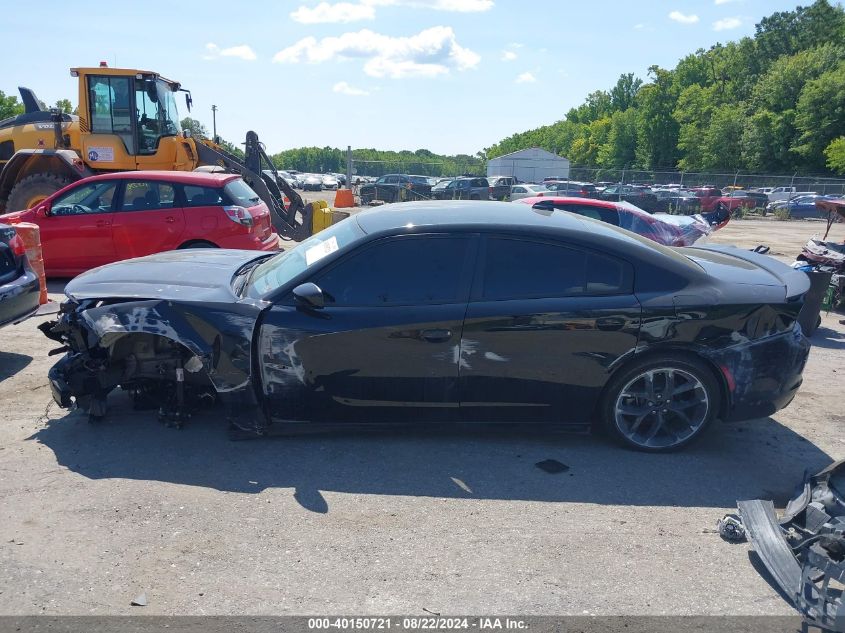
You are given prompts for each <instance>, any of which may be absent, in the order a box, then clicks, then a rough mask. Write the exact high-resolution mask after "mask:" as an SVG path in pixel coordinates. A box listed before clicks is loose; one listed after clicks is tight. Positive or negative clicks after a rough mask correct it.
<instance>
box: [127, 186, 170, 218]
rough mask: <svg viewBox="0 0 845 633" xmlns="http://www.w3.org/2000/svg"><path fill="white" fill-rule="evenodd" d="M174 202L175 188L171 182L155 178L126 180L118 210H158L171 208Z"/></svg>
mask: <svg viewBox="0 0 845 633" xmlns="http://www.w3.org/2000/svg"><path fill="white" fill-rule="evenodd" d="M175 204H176V189H175V188H174V186H173V185H172V184H170V183H168V182H159V181H156V180H128V181H126V186H125V188H124V190H123V202H122V204H121V205H120V211H158V210H159V209H172V208H173V207H174V206H175Z"/></svg>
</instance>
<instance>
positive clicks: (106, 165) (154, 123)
mask: <svg viewBox="0 0 845 633" xmlns="http://www.w3.org/2000/svg"><path fill="white" fill-rule="evenodd" d="M71 75H74V76H77V77H78V78H79V104H80V105H79V112H80V114H82V113H86V114H87V116H86V117H85V118H86V119H87V120H85V121H80V123H81V128H82V129H81V131H82V132H83V134H82V145H83V147H82V148H81V151H82V158H83V160H84V161H85V162H86V163H87V164H88V166H89V167H91V168H93V169H103V170H113V169H130V170H134V169H173V168H174V164H175V163H178V162H179V161H178V160H177V152H178V144H179V140H180V138H181V133H182V128H181V125H180V123H179V110H178V108H177V106H176V93H177V92H178V91H179V89H180V86H179V84H178V83H176V82H174V81H170V80H168V79H165V78H163V77H161V76H160V75H158V74H156V73H151V72H145V71H135V70H126V69H117V68H107V67H100V68H75V69H71ZM83 116H84V115H83ZM86 128H87V129H86Z"/></svg>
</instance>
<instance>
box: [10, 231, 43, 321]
mask: <svg viewBox="0 0 845 633" xmlns="http://www.w3.org/2000/svg"><path fill="white" fill-rule="evenodd" d="M40 291H41V288H40V285H39V283H38V275H36V274H35V273H34V272H33V271H32V268H30V266H29V261H28V260H27V258H26V247H25V245H24V243H23V240H22V239H21V237H20V235H18V234H17V231H16V230H15V227H13V226H10V225H8V224H3V223H0V327H3V326H4V325H11V324H14V323H20V322H21V321H23V320H24V319H26V318H28V317H29V316H30V315H32V314H33V313H34V312H35V311H36V310H37V309H38V299H39V293H40Z"/></svg>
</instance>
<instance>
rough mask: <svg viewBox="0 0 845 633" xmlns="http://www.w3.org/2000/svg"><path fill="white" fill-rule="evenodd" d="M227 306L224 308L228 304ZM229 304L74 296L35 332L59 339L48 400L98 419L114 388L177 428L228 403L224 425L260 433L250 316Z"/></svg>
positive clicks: (90, 419)
mask: <svg viewBox="0 0 845 633" xmlns="http://www.w3.org/2000/svg"><path fill="white" fill-rule="evenodd" d="M227 307H228V306H227ZM249 312H250V310H249V306H246V307H244V308H243V309H242V310H241V313H240V314H239V313H238V311H232V310H231V308H229V309H224V307H222V306H215V305H213V304H212V305H202V304H179V303H175V302H173V301H166V300H158V299H151V300H144V299H141V300H127V299H125V298H124V299H75V298H73V297H70V298H69V299H68V300H67V301H65V302H64V303H63V304H62V306H61V309H60V312H59V317H58V319H57V320H55V321H50V322H46V323H43V324H41V325H40V326H39V328H40V329H41V331H42V332H43V333H44V334H45V335H46V336H47V337H48V338H50V339H52V340H54V341H57V342H58V343H61V347H59V348H57V349H55V350H53V351H52V352H51V354H60V353H63V352H64V356H62V358H60V359H59V361H58V362H57V363H56V364H55V365H54V366H53V367H52V369H50V371H49V381H50V388H51V390H52V394H53V399H54V400H55V402H56V403H57V404H58V405H59V406H61V407H63V408H79V409H81V410H84V411H86V412H87V413H88V416H89V421H91V422H98V421H101V420H103V419H104V417H105V416H106V411H107V398H108V396H109V394H110V393H111V392H112V391H113V390H115V388H117V387H120V388H121V389H123V390H124V391H126V392H128V393H129V395H130V397H131V398H132V402H133V407H134V408H136V409H154V410H157V412H158V417H159V420H160V421H162V422H164V423H166V424H168V425H171V426H175V427H181V426H182V425H183V424H184V423H185V422H186V421H187V420H188V419H190V417H191V416H192V414H193V413H194V412H196V411H197V410H198V409H199V408H201V407H202V406H204V405H207V404H213V403H215V402H221V403H223V404H224V405H226V407H227V415H228V418H229V422H230V424H232V425H233V426H234V427H237V428H240V429H242V430H248V431H251V432H258V433H260V432H261V431H262V429H263V428H265V427H266V424H265V422H264V420H265V418H264V415H263V413H262V410H261V407H260V406H259V404H258V400H257V398H256V396H255V393H254V390H253V386H252V380H251V375H252V371H251V344H252V331H253V328H254V326H255V316H254V315H252V314H249Z"/></svg>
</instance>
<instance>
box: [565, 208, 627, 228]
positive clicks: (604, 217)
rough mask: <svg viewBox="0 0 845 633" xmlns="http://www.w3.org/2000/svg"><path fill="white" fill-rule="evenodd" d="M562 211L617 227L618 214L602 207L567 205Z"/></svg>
mask: <svg viewBox="0 0 845 633" xmlns="http://www.w3.org/2000/svg"><path fill="white" fill-rule="evenodd" d="M563 209H564V210H566V211H570V212H571V213H577V214H578V215H583V216H584V217H585V218H593V219H594V220H601V221H602V222H606V223H607V224H612V225H613V226H619V213H618V212H617V211H615V210H613V209H605V208H604V207H595V206H591V205H586V204H567V205H565V206H564V207H563Z"/></svg>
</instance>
